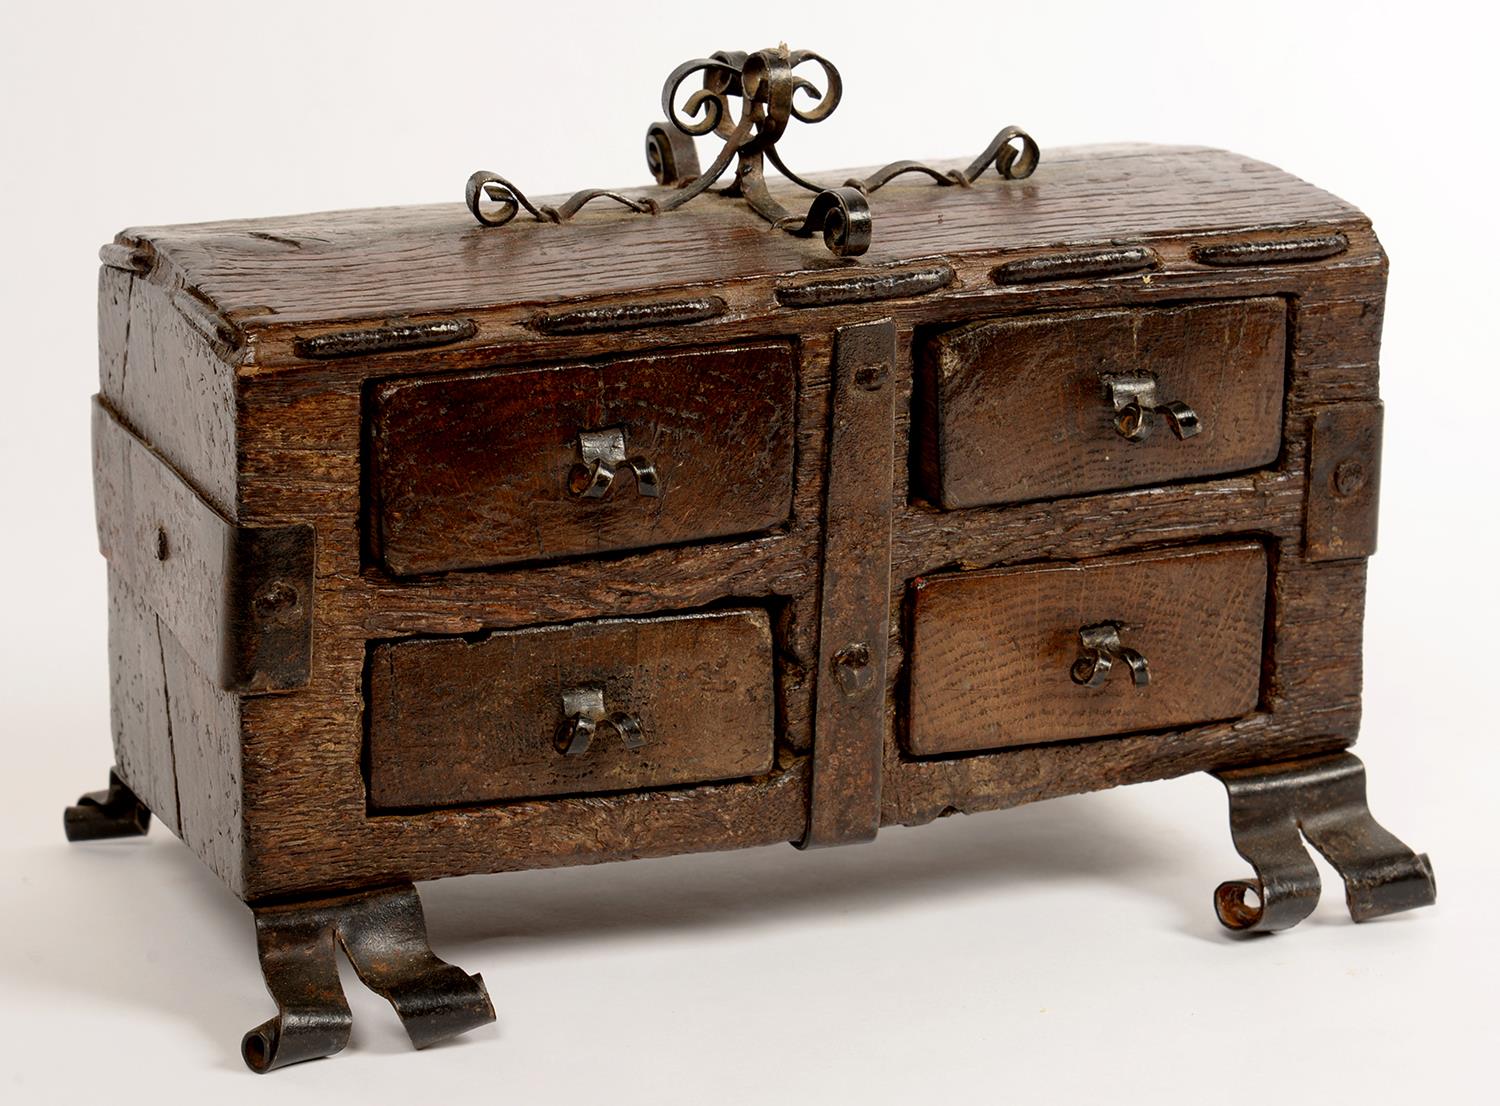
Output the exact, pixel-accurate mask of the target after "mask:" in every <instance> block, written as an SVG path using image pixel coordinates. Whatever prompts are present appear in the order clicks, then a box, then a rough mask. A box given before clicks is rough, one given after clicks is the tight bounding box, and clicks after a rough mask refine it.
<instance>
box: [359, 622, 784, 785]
mask: <svg viewBox="0 0 1500 1106" xmlns="http://www.w3.org/2000/svg"><path fill="white" fill-rule="evenodd" d="M369 664H370V667H369V688H368V691H369V741H370V748H369V773H370V801H371V805H372V806H373V807H375V808H376V809H402V808H428V807H441V806H452V805H457V804H463V803H485V802H495V801H499V800H502V799H518V798H535V797H541V796H547V795H581V794H589V793H594V792H601V791H634V790H640V789H645V788H654V787H667V786H672V785H677V784H688V783H702V782H707V781H711V780H724V779H735V778H739V777H745V776H755V775H761V774H763V773H765V772H768V771H770V768H771V764H772V752H773V746H774V742H775V677H774V673H773V666H772V654H771V628H770V623H769V620H768V618H767V616H766V613H765V612H764V611H761V610H731V611H716V612H712V613H704V614H694V615H679V616H669V617H663V618H643V619H610V620H605V621H600V622H584V623H576V624H573V625H568V626H544V627H537V628H532V629H524V630H507V631H501V632H498V633H493V634H490V635H488V636H486V637H484V638H482V639H480V640H478V641H474V640H470V639H467V638H426V639H422V638H416V639H410V640H406V641H396V642H383V643H380V644H377V645H375V646H373V647H372V648H371V651H370V658H369Z"/></svg>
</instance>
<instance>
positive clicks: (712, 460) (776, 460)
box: [369, 344, 797, 575]
mask: <svg viewBox="0 0 1500 1106" xmlns="http://www.w3.org/2000/svg"><path fill="white" fill-rule="evenodd" d="M752 382H753V386H750V385H751V383H752ZM796 388H797V378H796V372H795V369H794V367H793V364H792V357H791V350H790V348H789V347H788V346H787V345H784V344H771V345H768V344H759V345H741V346H731V347H728V348H724V349H717V350H706V351H695V352H692V353H678V354H658V355H648V356H637V357H625V358H616V359H611V360H606V361H601V362H597V363H591V364H582V365H562V366H556V365H553V366H546V367H541V368H535V369H531V370H529V371H519V372H518V371H514V370H509V371H508V370H506V369H500V370H495V371H489V372H479V373H465V374H462V375H459V376H456V377H448V376H444V377H420V378H417V379H397V380H393V381H387V382H383V383H381V384H379V385H378V386H377V387H376V388H375V391H374V405H373V411H372V413H371V416H370V418H371V443H370V445H371V448H370V462H371V472H370V474H369V480H370V488H371V492H372V495H373V498H374V503H373V505H372V518H373V521H374V523H375V534H374V541H375V543H376V547H377V550H378V553H379V556H380V558H381V560H382V561H383V563H384V564H385V565H386V566H387V567H388V568H389V569H390V570H391V571H392V572H394V573H397V574H401V575H409V574H412V573H422V572H444V571H449V570H453V569H462V568H482V567H485V566H488V565H497V564H505V563H508V562H513V561H531V560H551V559H555V558H558V557H566V556H579V555H584V554H591V553H600V552H609V551H612V550H619V549H632V548H637V547H640V546H651V545H669V544H674V543H679V542H686V541H693V540H700V539H707V538H718V537H724V536H728V535H735V534H743V533H754V532H756V531H759V530H768V529H770V528H772V527H774V526H777V525H779V524H780V523H782V522H784V521H785V520H786V518H787V515H788V513H789V512H790V510H791V499H792V448H793V433H794V427H793V418H794V417H795V413H796V408H795V397H796ZM604 432H616V433H618V434H619V435H620V438H621V439H622V441H623V449H622V451H621V453H622V455H621V456H620V457H619V458H618V459H617V460H615V461H614V463H613V476H612V477H610V479H609V482H608V486H607V488H606V490H605V491H604V492H603V494H602V495H600V496H597V497H595V496H591V495H589V494H586V491H587V489H586V485H587V484H588V477H589V472H588V470H587V469H586V467H585V464H584V462H586V461H587V460H588V458H587V457H585V456H584V453H583V450H582V447H581V444H580V443H581V440H582V436H583V435H585V434H588V433H595V434H598V433H604ZM632 464H640V465H643V466H649V471H650V473H651V474H652V475H651V480H652V486H650V487H649V488H647V487H646V485H645V483H644V482H645V480H646V477H645V476H644V475H643V474H642V473H638V472H636V471H634V470H633V469H632V468H631V465H632ZM647 491H649V492H650V493H651V494H646V492H647Z"/></svg>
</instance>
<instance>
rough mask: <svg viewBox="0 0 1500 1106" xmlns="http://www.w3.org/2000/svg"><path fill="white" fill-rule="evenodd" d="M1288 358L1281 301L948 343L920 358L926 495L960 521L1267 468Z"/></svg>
mask: <svg viewBox="0 0 1500 1106" xmlns="http://www.w3.org/2000/svg"><path fill="white" fill-rule="evenodd" d="M1286 356H1287V354H1286V305H1285V303H1284V302H1283V301H1282V300H1280V299H1272V298H1265V299H1252V300H1233V301H1224V302H1213V303H1201V304H1190V305H1187V306H1182V307H1153V308H1131V309H1126V310H1090V311H1062V312H1056V313H1051V314H1041V315H1028V316H1020V317H1016V318H1010V319H999V320H994V321H990V322H981V323H971V324H969V325H966V326H962V327H958V328H957V329H954V330H948V331H944V332H942V333H940V334H937V335H935V336H933V337H932V338H931V339H929V340H928V341H927V343H926V344H925V346H924V356H923V359H922V384H921V388H922V395H923V403H922V410H921V411H920V413H919V417H920V419H921V420H922V424H921V427H920V431H919V432H920V435H921V437H920V439H919V445H918V467H919V469H920V475H921V483H922V485H923V487H924V491H925V493H926V494H927V496H928V497H929V498H931V499H932V500H934V501H935V502H937V503H938V504H940V505H941V506H943V507H945V508H948V509H953V508H959V507H980V506H985V505H988V504H999V503H1019V502H1024V501H1027V500H1033V499H1051V498H1054V497H1058V496H1067V495H1079V494H1083V493H1085V492H1099V491H1109V490H1112V489H1117V488H1134V487H1142V486H1145V485H1150V484H1161V483H1166V482H1169V481H1174V480H1187V479H1192V478H1196V477H1203V476H1210V475H1214V474H1216V473H1228V472H1239V471H1243V470H1246V469H1252V468H1259V467H1261V466H1263V465H1268V464H1270V463H1272V462H1273V461H1275V460H1276V458H1277V456H1278V454H1279V453H1280V452H1281V398H1282V389H1283V381H1284V377H1285V372H1286ZM1174 405H1186V409H1184V408H1182V407H1179V406H1174ZM1142 412H1144V415H1143V414H1142ZM1189 414H1191V415H1193V416H1196V421H1194V420H1193V419H1190V418H1188V415H1189ZM1194 429H1196V433H1194V432H1193V431H1194ZM1127 434H1130V435H1132V436H1127Z"/></svg>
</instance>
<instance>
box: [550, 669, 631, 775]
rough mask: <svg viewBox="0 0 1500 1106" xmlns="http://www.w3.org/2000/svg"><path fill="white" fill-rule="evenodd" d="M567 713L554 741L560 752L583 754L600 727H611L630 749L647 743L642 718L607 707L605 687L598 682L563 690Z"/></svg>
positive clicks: (565, 754)
mask: <svg viewBox="0 0 1500 1106" xmlns="http://www.w3.org/2000/svg"><path fill="white" fill-rule="evenodd" d="M562 701H563V714H565V715H566V716H567V717H566V719H565V721H564V722H563V724H562V725H561V726H559V727H558V730H557V734H556V736H555V737H554V742H555V743H556V745H557V751H558V752H560V753H562V754H563V755H564V756H569V757H576V756H582V755H583V754H584V753H586V752H588V751H589V745H590V743H592V742H593V740H594V735H595V734H596V733H598V732H599V727H600V726H608V727H609V728H610V729H613V730H614V731H615V733H617V734H618V735H619V737H620V741H621V742H622V743H623V744H624V745H625V748H627V749H639V748H640V747H641V746H642V745H644V744H646V732H645V730H643V729H642V728H641V720H640V719H639V718H637V717H636V716H635V715H633V714H630V713H628V712H627V711H623V710H617V711H614V712H613V713H610V712H608V711H606V710H605V709H604V689H603V688H602V687H598V686H595V685H590V686H586V687H570V688H567V689H565V690H564V691H563V694H562Z"/></svg>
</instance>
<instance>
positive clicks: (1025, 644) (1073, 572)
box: [908, 542, 1267, 756]
mask: <svg viewBox="0 0 1500 1106" xmlns="http://www.w3.org/2000/svg"><path fill="white" fill-rule="evenodd" d="M1266 571H1267V569H1266V552H1265V549H1264V548H1263V547H1262V546H1261V545H1260V544H1259V543H1256V542H1234V543H1224V544H1219V545H1210V546H1199V547H1195V548H1192V549H1183V550H1174V551H1170V552H1164V553H1143V554H1133V555H1129V556H1121V557H1111V558H1106V559H1101V560H1097V561H1084V562H1079V563H1067V564H1043V565H1033V566H1027V567H1022V568H1014V569H996V570H991V571H983V572H959V573H953V574H949V575H942V576H929V577H926V578H923V579H919V580H917V581H916V582H915V583H914V585H913V596H912V600H913V603H912V654H911V718H910V731H909V738H908V742H909V747H910V749H911V751H912V752H913V753H915V754H917V755H919V756H920V755H932V754H940V753H956V752H964V751H969V750H977V749H1003V748H1006V747H1009V746H1014V745H1033V744H1037V743H1040V742H1046V741H1069V740H1077V739H1082V738H1090V737H1103V736H1106V735H1109V734H1118V733H1131V732H1139V731H1146V730H1157V729H1165V728H1169V727H1175V726H1187V725H1193V724H1196V723H1201V722H1212V721H1217V720H1220V719H1227V718H1238V717H1239V716H1241V715H1243V714H1247V713H1249V712H1250V711H1251V710H1253V709H1255V706H1256V703H1257V702H1258V701H1259V698H1260V677H1261V638H1262V634H1263V632H1264V626H1265V619H1266ZM1100 628H1103V629H1100ZM1111 630H1112V631H1113V635H1114V642H1118V649H1116V648H1115V645H1114V642H1112V641H1111V640H1110V633H1111ZM1085 632H1087V636H1088V637H1089V641H1090V643H1091V644H1089V645H1086V644H1085V642H1084V640H1083V638H1084V636H1085ZM1124 650H1132V651H1134V653H1135V654H1136V655H1137V656H1139V657H1143V658H1144V668H1145V675H1146V677H1147V679H1148V682H1146V683H1145V684H1144V686H1141V685H1139V684H1138V683H1137V682H1136V678H1135V673H1134V667H1133V665H1132V663H1131V660H1132V659H1133V658H1132V657H1130V656H1129V655H1128V654H1126V653H1125V652H1124ZM1101 656H1102V663H1099V664H1094V663H1091V661H1094V660H1097V659H1099V658H1100V657H1101ZM1090 678H1092V680H1093V681H1094V686H1090V684H1089V682H1087V681H1089V680H1090Z"/></svg>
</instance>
